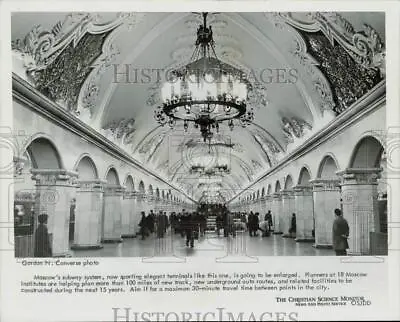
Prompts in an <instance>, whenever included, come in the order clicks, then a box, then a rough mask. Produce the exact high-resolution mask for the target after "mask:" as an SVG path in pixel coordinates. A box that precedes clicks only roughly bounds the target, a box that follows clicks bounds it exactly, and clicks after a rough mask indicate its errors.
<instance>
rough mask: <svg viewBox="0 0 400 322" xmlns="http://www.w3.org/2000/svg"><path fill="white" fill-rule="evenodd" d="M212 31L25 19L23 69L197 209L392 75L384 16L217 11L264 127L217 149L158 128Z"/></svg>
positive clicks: (223, 132) (88, 18)
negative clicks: (174, 80)
mask: <svg viewBox="0 0 400 322" xmlns="http://www.w3.org/2000/svg"><path fill="white" fill-rule="evenodd" d="M200 23H201V17H200V15H199V14H196V13H73V14H66V13H40V14H39V13H34V14H33V13H19V14H16V15H14V16H13V17H12V38H13V44H12V47H13V64H14V65H13V71H14V72H15V73H17V74H19V75H20V76H21V77H24V78H25V79H26V80H28V81H29V82H30V83H32V84H33V85H34V86H35V87H36V88H37V89H38V90H39V91H41V92H42V93H44V94H45V95H47V96H49V97H50V98H51V99H53V100H54V101H56V102H57V103H59V104H60V105H61V106H63V107H64V108H66V109H68V110H69V111H70V112H71V113H73V114H74V115H75V116H76V117H78V118H80V119H81V120H83V121H84V122H86V123H87V124H88V125H90V126H91V127H93V128H94V129H96V130H97V131H99V132H100V133H102V134H103V135H104V136H105V137H106V138H107V139H109V140H111V141H113V142H114V143H116V144H118V145H119V146H120V147H122V148H123V149H125V150H126V151H128V152H129V153H131V154H132V156H133V157H134V158H135V159H137V160H138V161H139V162H141V163H142V164H143V165H144V166H145V167H148V168H150V169H152V170H154V171H156V172H157V173H159V174H160V175H161V176H162V177H164V178H165V179H166V180H168V181H171V182H173V183H174V184H176V185H178V186H180V187H182V188H183V189H185V190H186V191H188V192H189V193H193V196H194V197H195V198H196V199H197V200H199V199H203V200H204V199H205V198H209V196H210V195H211V196H214V197H215V196H218V198H219V199H221V198H222V199H228V198H229V197H231V196H233V195H236V194H237V193H238V192H240V190H241V189H243V188H245V187H246V186H247V185H248V184H250V183H251V182H253V181H254V180H256V179H257V178H258V177H259V176H260V175H261V174H262V173H264V172H265V171H266V170H267V169H268V168H270V167H273V166H274V165H276V164H277V163H278V162H279V160H280V159H282V158H283V157H284V156H285V155H287V153H289V152H290V151H291V150H293V149H294V148H296V147H298V146H299V145H300V144H302V143H303V142H304V141H305V140H306V139H307V138H308V137H309V136H311V135H312V134H313V133H315V132H316V131H318V130H319V129H321V128H322V127H323V126H324V125H325V124H327V122H329V121H331V120H332V119H333V118H334V117H336V116H337V115H338V114H340V113H341V112H342V111H344V110H345V109H346V108H348V107H349V106H350V105H351V104H352V103H353V102H354V101H356V100H357V99H358V98H359V97H361V96H362V95H363V94H365V92H366V91H368V90H369V89H371V88H372V87H373V86H374V85H375V84H376V83H377V82H379V81H380V80H381V79H382V78H383V77H384V74H383V72H382V71H383V70H384V43H383V41H382V39H384V24H385V22H384V16H383V14H381V13H341V14H337V13H262V12H258V13H230V12H226V13H210V15H209V24H210V25H211V26H212V27H213V32H214V40H215V43H216V54H217V56H218V58H219V59H220V60H222V61H223V62H225V63H228V64H230V65H232V66H235V67H237V68H240V69H241V70H243V71H244V72H246V73H247V75H248V76H249V80H250V82H251V84H252V89H253V90H252V91H251V92H250V93H249V97H248V106H251V107H253V108H254V111H255V120H254V123H253V124H252V125H250V126H248V127H247V128H242V127H240V126H236V127H235V129H234V130H233V131H230V130H229V129H228V127H227V126H221V127H220V129H219V133H214V137H213V139H212V141H211V143H209V144H207V143H204V142H203V141H202V139H201V136H200V132H199V130H198V129H194V128H192V127H190V128H189V130H188V131H187V132H185V131H184V130H183V127H182V124H178V125H177V126H176V127H175V128H174V129H170V128H169V127H168V126H164V127H162V126H159V124H158V123H157V122H156V121H155V119H154V110H155V108H156V107H157V106H158V104H160V102H161V100H160V87H161V85H162V81H163V80H164V79H165V75H166V71H169V70H171V68H175V67H177V66H182V65H184V64H186V63H188V62H189V59H190V57H191V55H192V52H193V50H194V42H195V38H196V36H195V34H196V30H197V27H198V26H199V25H200ZM364 24H367V25H366V26H364ZM370 40H374V42H371V41H370ZM360 44H363V45H364V46H366V47H365V48H364V49H365V50H364V51H362V50H361V49H360V48H363V47H360V46H359V45H360ZM356 80H357V81H356ZM216 166H217V167H225V170H227V171H222V172H215V171H214V172H213V171H210V169H211V168H215V167H216ZM196 167H197V168H198V167H201V168H204V169H205V171H203V172H202V173H199V172H196V171H193V169H194V168H196ZM207 195H208V197H207Z"/></svg>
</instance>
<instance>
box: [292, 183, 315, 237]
mask: <svg viewBox="0 0 400 322" xmlns="http://www.w3.org/2000/svg"><path fill="white" fill-rule="evenodd" d="M293 190H294V196H295V198H294V200H295V206H294V213H295V214H296V241H297V242H303V241H306V242H308V241H314V237H313V235H312V231H313V229H314V201H313V192H312V186H296V187H295V188H294V189H293Z"/></svg>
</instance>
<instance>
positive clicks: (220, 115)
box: [155, 13, 254, 142]
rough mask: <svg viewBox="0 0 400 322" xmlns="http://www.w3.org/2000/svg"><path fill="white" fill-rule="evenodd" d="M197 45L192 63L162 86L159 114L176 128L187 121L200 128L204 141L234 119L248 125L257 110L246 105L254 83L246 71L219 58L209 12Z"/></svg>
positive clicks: (157, 114) (199, 30)
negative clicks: (220, 126)
mask: <svg viewBox="0 0 400 322" xmlns="http://www.w3.org/2000/svg"><path fill="white" fill-rule="evenodd" d="M195 45H196V47H195V50H194V52H193V55H192V57H191V59H190V63H189V64H187V65H186V66H184V67H183V68H181V69H178V70H174V71H173V72H172V73H171V75H172V77H171V78H170V79H169V80H167V81H166V82H165V84H164V85H163V87H162V89H161V97H162V102H163V104H162V105H161V106H158V107H157V110H156V111H155V118H156V120H157V121H158V122H159V123H160V124H161V125H165V124H167V123H168V124H169V126H170V127H171V128H173V127H174V126H175V124H176V121H177V120H178V121H179V120H180V121H183V127H184V129H185V131H187V129H188V127H189V122H192V123H194V127H195V128H200V132H201V135H202V137H203V139H204V142H206V141H207V140H208V141H209V142H210V141H211V138H212V136H213V132H212V129H215V130H216V131H217V132H218V130H219V125H220V124H221V123H222V122H226V123H227V125H228V126H229V128H230V129H231V130H233V128H234V120H235V119H236V120H239V122H240V124H241V126H243V127H246V126H247V125H249V124H251V123H252V121H253V119H254V113H253V110H252V109H250V110H248V109H246V100H247V93H248V90H249V89H250V88H251V85H250V83H249V82H248V81H247V80H246V79H245V77H244V73H243V72H242V71H241V70H239V69H237V68H235V67H233V66H231V65H229V64H226V63H223V62H222V61H220V60H219V59H218V58H217V55H216V53H215V43H214V39H213V32H212V28H211V26H207V13H203V24H202V25H200V26H199V28H198V29H197V40H196V43H195Z"/></svg>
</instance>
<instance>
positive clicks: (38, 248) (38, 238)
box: [33, 214, 53, 257]
mask: <svg viewBox="0 0 400 322" xmlns="http://www.w3.org/2000/svg"><path fill="white" fill-rule="evenodd" d="M48 218H49V216H48V215H47V214H41V215H39V216H38V221H39V225H38V227H37V228H36V231H35V248H34V252H33V255H34V257H52V256H53V252H52V249H51V244H50V238H49V232H48V230H47V220H48Z"/></svg>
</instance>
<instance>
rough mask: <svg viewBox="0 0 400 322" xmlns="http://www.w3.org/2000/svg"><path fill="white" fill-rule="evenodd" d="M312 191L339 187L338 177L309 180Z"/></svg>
mask: <svg viewBox="0 0 400 322" xmlns="http://www.w3.org/2000/svg"><path fill="white" fill-rule="evenodd" d="M310 183H311V184H312V188H313V191H326V190H338V189H340V179H339V178H337V179H321V178H319V179H315V180H311V181H310Z"/></svg>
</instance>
